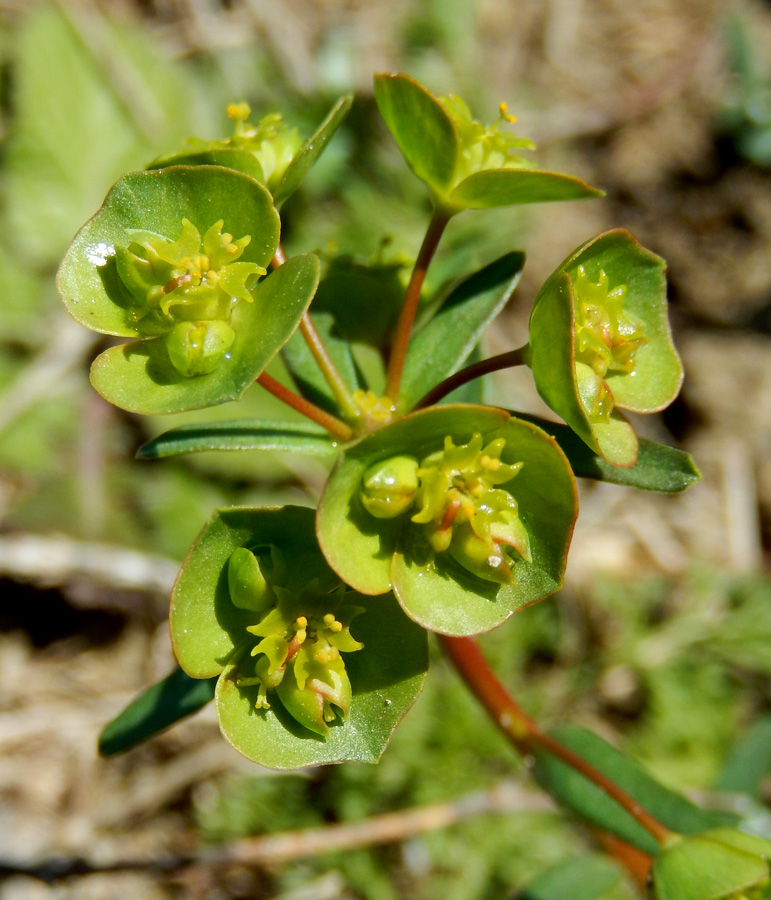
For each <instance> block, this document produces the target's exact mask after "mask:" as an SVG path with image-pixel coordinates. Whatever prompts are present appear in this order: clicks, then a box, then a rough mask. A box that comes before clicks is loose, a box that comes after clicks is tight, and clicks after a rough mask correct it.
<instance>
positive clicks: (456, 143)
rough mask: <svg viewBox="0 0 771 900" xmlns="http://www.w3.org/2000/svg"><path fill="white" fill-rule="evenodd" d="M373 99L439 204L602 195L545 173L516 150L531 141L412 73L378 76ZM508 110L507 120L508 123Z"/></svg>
mask: <svg viewBox="0 0 771 900" xmlns="http://www.w3.org/2000/svg"><path fill="white" fill-rule="evenodd" d="M375 99H376V100H377V103H378V108H379V109H380V113H381V115H382V116H383V118H384V119H385V122H386V124H387V125H388V128H389V130H390V131H391V134H392V135H393V136H394V139H395V140H396V143H397V144H398V145H399V150H401V152H402V155H403V156H404V158H405V160H406V161H407V164H408V165H409V167H410V168H411V169H412V171H413V172H414V173H415V175H417V176H418V178H420V180H421V181H423V182H425V184H426V185H427V187H428V189H429V191H430V192H431V199H432V202H433V203H434V205H435V207H436V208H437V209H440V210H442V211H443V212H445V213H446V214H447V215H455V214H456V213H459V212H461V211H462V210H464V209H492V208H494V207H497V206H512V205H515V204H523V203H542V202H544V201H548V200H581V199H584V198H588V197H601V196H602V191H599V190H597V189H596V188H593V187H591V186H590V185H588V184H586V183H585V182H583V181H581V180H580V179H578V178H573V177H571V176H569V175H562V174H558V173H555V172H543V171H539V170H538V169H536V168H535V167H534V165H533V164H532V163H531V162H530V161H529V160H525V159H523V158H522V157H519V156H514V155H513V154H512V153H511V151H512V150H513V149H515V148H519V147H526V148H528V149H531V148H532V143H531V142H530V141H528V140H526V139H522V138H517V137H515V136H514V135H512V134H510V133H508V132H500V131H499V122H495V123H493V124H492V125H490V126H488V127H487V128H485V127H484V126H482V125H480V124H479V123H478V122H475V121H474V120H473V119H472V118H471V114H470V112H469V110H468V107H466V105H465V103H463V101H462V100H460V99H459V98H458V97H449V98H441V99H437V98H436V97H434V96H433V95H432V94H430V93H429V92H428V91H427V90H426V89H425V88H424V87H422V86H421V85H419V84H418V83H417V82H416V81H414V80H413V79H412V78H410V77H408V76H406V75H376V76H375ZM506 120H507V117H506V113H505V108H502V110H501V120H500V121H501V122H502V121H506Z"/></svg>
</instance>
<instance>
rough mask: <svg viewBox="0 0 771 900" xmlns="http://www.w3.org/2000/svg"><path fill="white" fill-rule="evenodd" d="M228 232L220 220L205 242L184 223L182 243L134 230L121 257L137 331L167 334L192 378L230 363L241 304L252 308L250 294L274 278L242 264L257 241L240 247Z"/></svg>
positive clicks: (175, 360)
mask: <svg viewBox="0 0 771 900" xmlns="http://www.w3.org/2000/svg"><path fill="white" fill-rule="evenodd" d="M223 227H224V221H223V220H222V219H220V220H219V221H218V222H215V223H214V224H213V225H212V226H211V227H210V228H209V229H208V230H207V231H206V233H205V234H204V236H203V238H201V234H200V232H199V231H198V229H197V228H196V227H195V225H193V224H192V222H190V221H189V220H188V219H182V233H181V235H180V236H179V238H178V239H177V240H176V241H171V240H168V239H167V238H164V237H161V236H160V235H156V234H152V233H150V232H146V231H138V230H136V229H127V230H126V234H127V236H128V238H129V243H128V246H125V247H120V246H119V247H116V250H115V263H116V267H117V272H118V276H119V277H120V280H121V282H122V283H123V285H124V287H125V288H126V289H127V291H128V293H129V295H130V298H131V303H130V306H131V313H132V316H133V319H134V322H135V325H136V328H137V331H138V332H139V333H140V334H142V335H145V336H151V335H159V334H164V335H165V342H166V349H167V350H168V352H169V358H170V359H171V362H172V364H173V365H174V367H175V368H176V369H177V371H179V372H180V373H181V374H183V375H186V376H193V375H205V374H207V373H208V372H211V371H213V370H214V369H215V368H216V367H217V366H218V365H219V363H220V362H221V361H222V360H223V359H224V358H225V354H226V353H227V351H228V350H229V349H230V347H231V346H232V344H233V341H234V340H235V334H234V332H233V329H232V328H231V327H230V319H231V316H232V313H233V309H234V307H235V306H236V304H237V303H239V302H240V301H244V302H247V303H251V301H252V295H251V293H250V287H251V286H253V284H255V283H256V281H257V279H258V278H259V277H260V276H261V275H265V274H266V271H267V270H266V269H265V268H264V267H263V266H260V265H258V264H257V263H253V262H239V261H238V260H239V257H240V256H241V255H242V253H243V252H244V248H245V247H246V246H247V245H248V244H249V242H250V240H251V237H250V236H249V235H245V236H244V237H242V238H239V239H238V240H233V235H231V234H228V233H227V232H225V233H223V231H222V229H223Z"/></svg>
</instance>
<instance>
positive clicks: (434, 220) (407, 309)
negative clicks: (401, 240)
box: [385, 209, 451, 405]
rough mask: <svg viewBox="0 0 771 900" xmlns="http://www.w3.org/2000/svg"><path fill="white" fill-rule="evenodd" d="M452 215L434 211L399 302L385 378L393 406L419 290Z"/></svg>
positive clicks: (415, 311) (396, 397)
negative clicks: (399, 309) (402, 297)
mask: <svg viewBox="0 0 771 900" xmlns="http://www.w3.org/2000/svg"><path fill="white" fill-rule="evenodd" d="M450 218H451V216H450V215H449V214H448V213H447V212H445V211H444V210H439V209H435V210H434V212H433V214H432V216H431V221H430V222H429V223H428V228H427V229H426V235H425V237H424V238H423V243H422V245H421V247H420V252H419V253H418V258H417V259H416V260H415V265H414V267H413V269H412V275H411V276H410V283H409V284H408V285H407V290H406V291H405V292H404V301H403V302H402V310H401V313H400V314H399V321H398V323H397V325H396V333H395V334H394V342H393V346H392V347H391V357H390V359H389V360H388V378H387V380H386V391H385V392H386V396H387V397H390V399H391V400H392V402H393V403H394V405H396V404H397V403H398V400H399V389H400V387H401V384H402V372H403V371H404V360H405V359H406V358H407V347H408V346H409V343H410V333H411V332H412V325H413V322H414V321H415V315H416V313H417V311H418V304H419V302H420V289H421V288H422V287H423V281H424V279H425V277H426V272H427V271H428V266H429V263H430V262H431V260H432V259H433V257H434V253H435V252H436V248H437V246H438V245H439V241H440V239H441V237H442V234H443V233H444V229H445V228H446V227H447V223H448V222H449V221H450Z"/></svg>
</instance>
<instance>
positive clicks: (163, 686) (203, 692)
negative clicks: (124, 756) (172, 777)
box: [99, 666, 216, 756]
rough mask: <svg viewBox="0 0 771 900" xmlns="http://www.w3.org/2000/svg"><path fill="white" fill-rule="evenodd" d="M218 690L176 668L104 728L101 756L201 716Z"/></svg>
mask: <svg viewBox="0 0 771 900" xmlns="http://www.w3.org/2000/svg"><path fill="white" fill-rule="evenodd" d="M215 686H216V679H214V678H208V679H205V680H203V681H202V680H200V679H197V678H191V677H190V676H189V675H187V674H186V673H185V672H183V671H182V669H180V668H179V666H177V668H176V669H175V670H174V671H173V672H172V673H171V674H170V675H167V676H166V677H165V678H164V679H163V680H162V681H159V682H158V683H157V684H154V685H153V686H152V687H149V688H148V689H147V690H146V691H144V692H143V693H141V694H140V695H139V696H138V697H136V698H135V699H134V700H132V701H131V703H129V705H128V706H127V707H126V708H125V709H124V710H123V712H121V713H120V714H119V715H117V716H116V717H115V718H114V719H113V720H112V721H111V722H109V723H108V724H107V725H105V727H104V728H103V729H102V733H101V734H100V735H99V753H100V754H101V755H102V756H112V755H113V754H115V753H123V752H124V751H126V750H130V749H131V748H132V747H136V746H137V744H141V743H142V742H143V741H146V740H148V739H149V738H151V737H153V736H154V735H156V734H158V732H160V731H163V730H164V729H165V728H169V727H170V726H171V725H174V724H175V723H176V722H178V721H179V720H180V719H184V718H185V717H186V716H190V715H192V714H193V713H195V712H198V710H199V709H201V707H203V706H206V704H207V703H209V701H210V700H213V699H214V688H215Z"/></svg>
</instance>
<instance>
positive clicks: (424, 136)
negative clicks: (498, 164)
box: [375, 74, 459, 195]
mask: <svg viewBox="0 0 771 900" xmlns="http://www.w3.org/2000/svg"><path fill="white" fill-rule="evenodd" d="M375 100H376V102H377V105H378V109H379V110H380V115H381V116H382V117H383V119H384V120H385V123H386V125H387V126H388V130H389V131H390V132H391V134H392V135H393V137H394V140H395V141H396V143H397V145H398V146H399V150H401V152H402V156H404V158H405V160H406V161H407V165H408V166H409V167H410V168H411V169H412V171H413V172H414V173H415V175H417V176H418V178H420V180H421V181H424V182H425V183H426V184H427V185H428V186H429V188H430V189H431V190H432V191H434V192H436V193H437V194H440V195H441V194H444V193H446V192H447V191H448V190H449V188H450V187H451V186H452V178H453V175H454V173H455V164H456V160H457V156H458V146H459V144H458V135H457V132H456V130H455V126H454V125H453V123H452V119H451V118H450V116H449V115H448V114H447V112H446V111H445V109H444V107H443V106H442V105H441V103H439V101H438V100H437V99H436V97H434V96H433V95H432V94H430V93H429V92H428V91H427V90H426V89H425V88H424V87H422V86H421V85H420V84H418V83H417V81H414V80H413V79H412V78H410V77H409V76H407V75H390V74H383V75H376V76H375Z"/></svg>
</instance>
